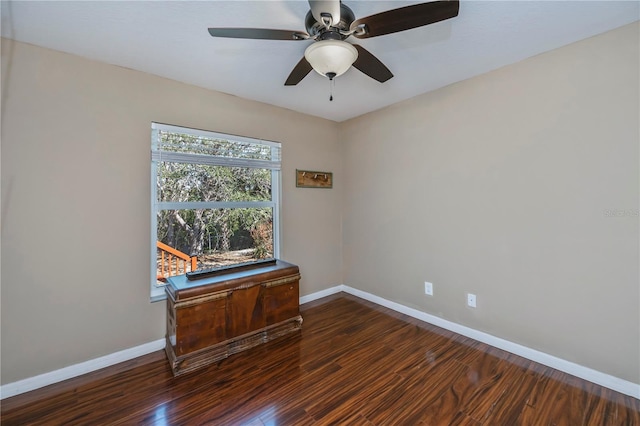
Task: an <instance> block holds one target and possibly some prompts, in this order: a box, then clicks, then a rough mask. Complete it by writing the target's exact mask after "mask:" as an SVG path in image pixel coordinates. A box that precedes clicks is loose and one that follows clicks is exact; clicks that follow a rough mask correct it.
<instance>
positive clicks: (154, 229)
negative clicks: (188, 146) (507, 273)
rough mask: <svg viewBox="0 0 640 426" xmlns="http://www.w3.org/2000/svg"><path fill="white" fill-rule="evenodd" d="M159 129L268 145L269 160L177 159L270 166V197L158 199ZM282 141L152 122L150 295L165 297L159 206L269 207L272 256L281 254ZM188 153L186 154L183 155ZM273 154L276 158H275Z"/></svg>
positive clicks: (153, 299)
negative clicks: (159, 277)
mask: <svg viewBox="0 0 640 426" xmlns="http://www.w3.org/2000/svg"><path fill="white" fill-rule="evenodd" d="M160 131H166V132H175V133H183V134H189V135H194V136H201V137H206V138H213V139H223V140H226V141H229V142H238V143H250V144H260V145H266V146H270V147H271V155H272V160H254V159H242V158H234V157H219V156H213V155H204V154H197V156H200V157H201V158H200V160H201V161H196V160H198V158H197V156H196V155H189V154H187V155H186V156H183V157H182V159H181V160H178V161H180V162H183V161H184V162H189V163H192V164H204V165H217V166H222V167H251V168H265V169H271V201H195V202H193V201H192V202H160V201H158V188H157V178H158V177H157V174H158V167H157V163H158V162H159V161H162V150H161V149H158V133H159V132H160ZM281 150H282V144H281V143H280V142H274V141H268V140H264V139H256V138H249V137H245V136H237V135H231V134H226V133H220V132H213V131H208V130H201V129H193V128H189V127H183V126H175V125H171V124H164V123H157V122H152V123H151V242H150V248H151V250H150V253H151V269H150V272H151V277H150V299H151V302H156V301H160V300H165V299H166V293H165V291H164V286H159V285H158V284H157V279H156V275H157V268H158V261H157V247H156V241H157V237H158V222H157V218H158V216H157V215H158V211H160V210H176V209H177V210H180V209H188V210H192V209H220V208H225V209H236V208H272V209H273V210H272V211H273V257H274V258H276V259H277V258H279V257H280V199H281V190H282V186H281V162H280V153H281ZM167 156H168V158H181V156H180V153H174V152H170V151H167ZM186 157H189V158H186ZM274 157H275V158H274Z"/></svg>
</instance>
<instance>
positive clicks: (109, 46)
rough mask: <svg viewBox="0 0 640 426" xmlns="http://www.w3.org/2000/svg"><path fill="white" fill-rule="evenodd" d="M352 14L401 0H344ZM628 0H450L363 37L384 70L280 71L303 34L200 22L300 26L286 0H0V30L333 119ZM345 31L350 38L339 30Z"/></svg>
mask: <svg viewBox="0 0 640 426" xmlns="http://www.w3.org/2000/svg"><path fill="white" fill-rule="evenodd" d="M344 3H345V4H346V5H348V6H349V7H350V8H351V9H352V10H353V12H354V13H355V15H356V18H362V17H365V16H369V15H372V14H375V13H378V12H382V11H385V10H389V9H394V8H397V7H402V6H406V5H409V4H414V3H419V2H415V1H414V2H410V1H400V0H395V1H362V0H344ZM639 5H640V2H638V1H520V0H518V1H515V0H512V1H477V0H470V1H465V0H462V1H461V2H460V14H459V16H458V17H456V18H453V19H451V20H448V21H443V22H439V23H436V24H433V25H429V26H425V27H421V28H417V29H413V30H409V31H405V32H401V33H396V34H390V35H386V36H381V37H375V38H370V39H364V40H355V41H356V42H357V43H358V44H360V45H362V46H363V47H365V48H366V49H368V50H369V51H370V52H371V53H373V54H374V55H376V56H377V57H378V58H379V59H380V60H381V61H382V62H383V63H384V64H385V65H386V66H387V67H388V68H389V69H390V70H391V72H393V74H394V75H395V77H394V78H392V79H391V80H389V81H387V82H386V83H382V84H381V83H378V82H377V81H375V80H373V79H371V78H369V77H367V76H366V75H364V74H362V73H361V72H359V71H358V70H356V69H354V68H352V69H350V70H349V71H347V73H346V74H344V75H342V76H340V77H338V78H336V80H335V88H334V100H333V102H330V101H329V81H328V80H327V79H326V78H324V77H321V76H320V75H318V74H316V73H314V72H312V73H310V74H309V75H308V76H307V77H305V78H304V80H302V81H301V82H300V83H299V84H298V85H297V86H289V87H285V86H284V81H285V80H286V78H287V76H288V75H289V73H290V72H291V70H292V69H293V67H294V66H295V65H296V63H297V62H298V61H299V60H300V58H301V57H302V56H303V53H304V50H305V48H306V47H307V46H308V45H309V44H310V43H311V41H271V40H237V39H225V38H213V37H211V36H209V34H208V32H207V28H208V27H258V28H278V29H288V30H302V31H304V29H305V28H304V16H305V14H306V13H307V11H308V10H309V5H308V3H307V1H306V0H298V1H280V0H271V1H264V0H263V1H220V0H217V1H64V2H63V1H42V2H41V1H6V0H3V1H2V9H1V13H2V36H3V37H7V38H12V39H15V40H19V41H23V42H27V43H31V44H35V45H38V46H44V47H48V48H51V49H55V50H60V51H63V52H69V53H73V54H76V55H80V56H83V57H86V58H90V59H95V60H98V61H102V62H107V63H110V64H115V65H119V66H122V67H127V68H132V69H135V70H140V71H144V72H147V73H150V74H155V75H159V76H162V77H166V78H170V79H173V80H178V81H182V82H185V83H189V84H193V85H196V86H201V87H205V88H208V89H213V90H217V91H220V92H225V93H230V94H233V95H236V96H240V97H243V98H247V99H253V100H256V101H260V102H265V103H268V104H272V105H277V106H281V107H284V108H289V109H292V110H296V111H301V112H304V113H307V114H311V115H315V116H318V117H324V118H327V119H330V120H335V121H343V120H346V119H349V118H352V117H355V116H358V115H361V114H364V113H367V112H370V111H373V110H376V109H380V108H382V107H385V106H387V105H390V104H393V103H395V102H398V101H401V100H404V99H408V98H411V97H413V96H416V95H418V94H421V93H425V92H429V91H431V90H435V89H437V88H440V87H442V86H445V85H448V84H451V83H455V82H457V81H460V80H464V79H467V78H470V77H473V76H475V75H478V74H482V73H485V72H487V71H490V70H493V69H496V68H499V67H502V66H504V65H507V64H511V63H514V62H518V61H520V60H523V59H525V58H528V57H531V56H533V55H537V54H539V53H542V52H545V51H548V50H551V49H555V48H558V47H560V46H563V45H566V44H569V43H572V42H575V41H578V40H581V39H584V38H587V37H590V36H593V35H596V34H599V33H602V32H605V31H608V30H611V29H614V28H617V27H620V26H622V25H625V24H628V23H631V22H634V21H637V20H638V19H640V7H639ZM349 41H354V40H353V38H350V39H349Z"/></svg>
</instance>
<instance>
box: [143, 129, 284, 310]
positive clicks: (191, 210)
mask: <svg viewBox="0 0 640 426" xmlns="http://www.w3.org/2000/svg"><path fill="white" fill-rule="evenodd" d="M151 135H152V136H151V188H152V190H151V253H152V255H151V299H152V300H159V299H162V298H164V290H163V288H162V287H163V286H164V284H165V282H166V279H167V278H168V277H170V276H172V275H179V274H183V273H186V272H190V271H194V270H204V269H214V268H222V267H232V266H234V265H239V264H244V263H248V262H257V261H259V260H261V259H269V258H274V257H278V253H279V242H278V235H279V190H280V144H279V143H277V142H269V141H263V140H257V139H251V138H246V137H241V136H232V135H225V134H221V133H213V132H208V131H203V130H196V129H188V128H184V127H177V126H171V125H167V124H159V123H152V125H151Z"/></svg>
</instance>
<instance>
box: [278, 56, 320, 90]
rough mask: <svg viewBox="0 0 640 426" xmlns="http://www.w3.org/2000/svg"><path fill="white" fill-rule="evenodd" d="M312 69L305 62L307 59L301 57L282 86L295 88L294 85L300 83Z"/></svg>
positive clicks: (307, 62)
mask: <svg viewBox="0 0 640 426" xmlns="http://www.w3.org/2000/svg"><path fill="white" fill-rule="evenodd" d="M312 69H313V67H311V64H310V63H309V61H307V59H306V58H305V57H304V56H303V57H302V59H300V62H298V64H297V65H296V66H295V67H293V71H291V74H289V77H287V81H285V82H284V85H285V86H295V85H296V84H298V83H300V82H301V81H302V79H303V78H305V77H306V76H307V74H309V73H310V72H311V70H312Z"/></svg>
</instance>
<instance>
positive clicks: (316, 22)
mask: <svg viewBox="0 0 640 426" xmlns="http://www.w3.org/2000/svg"><path fill="white" fill-rule="evenodd" d="M309 5H310V7H311V10H309V12H307V16H306V17H305V28H306V32H305V31H291V30H277V29H267V28H209V34H211V35H212V36H213V37H230V38H249V39H262V40H294V41H296V40H314V43H313V44H311V45H309V47H307V49H306V50H305V52H304V56H303V57H302V59H301V60H300V62H298V64H297V65H296V66H295V67H294V68H293V71H291V74H289V77H288V78H287V80H286V81H285V83H284V84H285V86H294V85H296V84H298V83H299V82H300V81H302V79H303V78H304V77H306V76H307V74H309V72H311V70H312V69H314V70H315V71H317V72H318V73H319V74H320V75H322V76H325V77H327V78H329V80H333V79H334V78H335V77H337V76H339V75H341V74H344V73H345V72H346V71H347V70H348V69H349V68H350V67H351V65H353V66H354V67H355V68H356V69H358V70H360V71H361V72H363V73H364V74H366V75H368V76H369V77H371V78H373V79H374V80H377V81H379V82H380V83H384V82H385V81H387V80H389V79H390V78H391V77H393V74H392V73H391V71H389V69H388V68H387V67H386V66H385V65H384V64H383V63H382V62H380V60H379V59H378V58H376V57H375V56H374V55H373V54H372V53H370V52H369V51H368V50H366V49H365V48H364V47H362V46H359V45H357V44H352V43H348V42H346V41H344V40H345V39H347V38H349V37H351V36H353V37H355V38H359V39H363V38H370V37H377V36H381V35H386V34H391V33H396V32H400V31H405V30H410V29H412V28H417V27H421V26H424V25H429V24H433V23H435V22H440V21H444V20H446V19H450V18H454V17H456V16H458V10H459V1H458V0H443V1H432V2H428V3H419V4H415V5H411V6H406V7H401V8H398V9H392V10H388V11H386V12H381V13H377V14H375V15H371V16H367V17H366V18H360V19H356V18H355V15H354V13H353V11H352V10H351V9H350V8H349V7H348V6H346V5H344V4H342V2H341V1H340V0H309Z"/></svg>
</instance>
